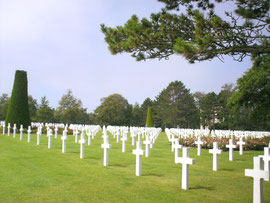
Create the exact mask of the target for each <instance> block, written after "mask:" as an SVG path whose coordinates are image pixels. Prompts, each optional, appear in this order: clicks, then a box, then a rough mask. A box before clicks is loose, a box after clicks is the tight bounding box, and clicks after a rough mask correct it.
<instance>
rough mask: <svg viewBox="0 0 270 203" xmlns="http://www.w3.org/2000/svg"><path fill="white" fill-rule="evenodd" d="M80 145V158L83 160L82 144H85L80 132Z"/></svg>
mask: <svg viewBox="0 0 270 203" xmlns="http://www.w3.org/2000/svg"><path fill="white" fill-rule="evenodd" d="M79 143H80V145H81V146H80V158H81V159H84V144H85V143H86V141H85V139H84V131H83V130H82V134H81V139H80V140H79Z"/></svg>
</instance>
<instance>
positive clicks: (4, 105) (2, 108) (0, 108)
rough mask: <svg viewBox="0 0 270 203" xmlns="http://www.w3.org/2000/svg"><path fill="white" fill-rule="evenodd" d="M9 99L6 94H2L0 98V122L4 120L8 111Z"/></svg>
mask: <svg viewBox="0 0 270 203" xmlns="http://www.w3.org/2000/svg"><path fill="white" fill-rule="evenodd" d="M8 103H9V97H8V95H7V94H2V96H1V97H0V120H1V121H2V120H5V118H6V115H7V110H8Z"/></svg>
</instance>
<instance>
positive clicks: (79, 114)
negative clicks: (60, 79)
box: [44, 89, 90, 124]
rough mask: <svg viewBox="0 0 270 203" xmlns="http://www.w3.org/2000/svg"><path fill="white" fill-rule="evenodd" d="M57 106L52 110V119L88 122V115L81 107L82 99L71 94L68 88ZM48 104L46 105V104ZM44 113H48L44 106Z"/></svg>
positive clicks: (80, 122)
mask: <svg viewBox="0 0 270 203" xmlns="http://www.w3.org/2000/svg"><path fill="white" fill-rule="evenodd" d="M59 105H60V106H59V107H58V108H57V110H56V111H55V112H54V119H55V121H56V122H60V123H69V124H89V122H90V121H89V115H88V114H87V111H86V108H83V106H82V101H81V100H80V99H77V98H75V97H74V96H73V95H72V91H71V90H70V89H69V90H68V91H67V93H66V94H64V95H63V96H62V98H61V100H60V101H59ZM47 106H48V105H47ZM44 110H46V113H49V112H50V111H51V110H49V109H48V108H47V107H46V108H44Z"/></svg>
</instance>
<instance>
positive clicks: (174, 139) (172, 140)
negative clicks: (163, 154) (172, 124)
mask: <svg viewBox="0 0 270 203" xmlns="http://www.w3.org/2000/svg"><path fill="white" fill-rule="evenodd" d="M177 140H178V138H176V137H174V135H172V138H171V143H172V152H173V151H174V144H175V142H176V141H177Z"/></svg>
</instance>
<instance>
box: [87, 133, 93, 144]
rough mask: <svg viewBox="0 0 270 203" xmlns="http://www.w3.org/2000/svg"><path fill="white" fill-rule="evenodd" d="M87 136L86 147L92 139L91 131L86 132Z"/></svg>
mask: <svg viewBox="0 0 270 203" xmlns="http://www.w3.org/2000/svg"><path fill="white" fill-rule="evenodd" d="M87 136H88V142H87V144H88V145H91V138H92V133H91V130H88V132H87Z"/></svg>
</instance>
